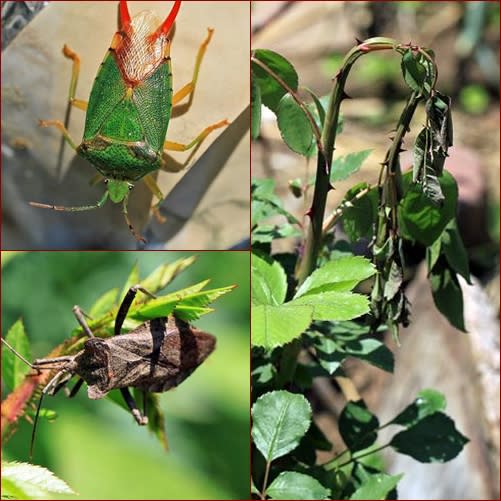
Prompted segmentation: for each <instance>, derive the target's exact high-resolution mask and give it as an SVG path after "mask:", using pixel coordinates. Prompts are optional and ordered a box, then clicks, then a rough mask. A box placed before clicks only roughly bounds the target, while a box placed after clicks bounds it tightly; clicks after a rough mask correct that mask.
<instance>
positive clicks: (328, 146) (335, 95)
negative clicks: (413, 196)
mask: <svg viewBox="0 0 501 501" xmlns="http://www.w3.org/2000/svg"><path fill="white" fill-rule="evenodd" d="M396 47H397V43H396V41H395V40H393V39H391V38H384V37H375V38H370V39H368V40H365V41H364V42H362V43H360V44H359V45H357V46H356V47H354V48H353V49H351V50H350V52H348V54H347V55H346V57H345V58H344V60H343V63H342V65H341V69H340V70H339V72H338V73H337V75H336V76H335V77H334V85H333V88H332V91H331V96H330V100H329V105H328V108H327V113H326V116H325V122H324V127H323V131H322V145H323V150H324V154H323V155H318V157H317V173H316V178H315V188H314V193H313V201H312V204H311V207H310V209H309V211H308V213H307V214H308V216H309V217H310V226H309V228H308V235H307V237H306V242H305V247H304V250H303V256H302V258H301V259H300V261H299V263H298V268H297V271H296V279H297V281H298V284H302V283H303V282H304V281H305V280H306V278H307V277H308V276H309V275H310V274H311V273H312V272H313V270H314V269H315V267H316V265H317V260H318V256H319V254H320V248H321V246H322V240H323V238H322V237H323V231H322V230H323V218H324V213H325V206H326V201H327V194H328V192H329V191H330V190H331V188H332V186H331V184H330V170H331V164H332V156H333V153H334V149H335V148H334V147H335V142H336V131H337V125H338V121H339V111H340V107H341V102H342V101H343V99H345V98H346V97H348V96H347V94H346V92H345V90H344V88H345V84H346V80H347V78H348V74H349V72H350V70H351V68H352V66H353V65H354V64H355V62H356V61H357V59H358V58H359V57H361V56H362V55H364V54H366V53H368V52H372V51H377V50H395V49H396Z"/></svg>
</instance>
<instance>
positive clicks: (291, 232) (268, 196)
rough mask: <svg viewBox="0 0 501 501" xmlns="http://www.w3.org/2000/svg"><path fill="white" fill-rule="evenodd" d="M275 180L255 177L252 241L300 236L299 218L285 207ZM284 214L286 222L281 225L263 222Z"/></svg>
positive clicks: (253, 186)
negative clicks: (277, 191)
mask: <svg viewBox="0 0 501 501" xmlns="http://www.w3.org/2000/svg"><path fill="white" fill-rule="evenodd" d="M274 190H275V182H274V181H273V180H272V179H253V180H252V185H251V193H252V200H253V202H252V212H251V225H252V243H253V244H263V243H270V242H271V241H273V240H275V239H278V238H286V237H294V236H299V235H300V234H301V233H300V232H299V230H298V229H297V228H298V226H299V225H300V223H299V221H298V219H296V217H295V216H293V215H292V214H291V213H289V212H288V211H286V210H285V209H284V208H283V205H282V201H281V200H280V198H279V197H278V196H277V195H276V194H275V192H274ZM276 216H282V217H284V218H285V219H286V221H287V222H286V223H283V224H280V225H277V224H275V225H268V224H263V221H266V220H267V219H270V218H272V217H276Z"/></svg>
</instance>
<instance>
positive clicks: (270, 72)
mask: <svg viewBox="0 0 501 501" xmlns="http://www.w3.org/2000/svg"><path fill="white" fill-rule="evenodd" d="M251 62H252V63H254V64H256V65H257V66H259V67H260V68H261V69H262V70H263V71H266V73H268V75H270V76H271V77H272V78H273V79H274V80H275V81H276V82H277V83H278V84H280V86H282V87H283V88H284V89H285V90H286V91H287V92H288V93H289V94H290V95H291V96H292V99H294V101H295V102H296V104H297V105H298V106H299V107H300V108H301V110H302V111H303V113H304V114H305V116H306V118H307V119H308V122H310V125H311V129H312V131H313V135H314V136H315V142H316V143H317V148H318V151H319V152H320V153H322V155H323V156H325V152H324V148H323V146H322V133H321V132H320V129H319V128H318V125H317V123H316V122H315V119H314V118H313V115H312V114H311V112H310V110H309V109H308V107H307V106H306V104H304V102H303V101H302V100H301V98H300V97H299V95H298V94H297V92H296V91H294V90H293V89H292V88H291V87H289V85H287V83H286V82H285V81H284V80H283V79H282V78H280V77H279V76H278V75H277V74H276V73H275V72H274V71H273V70H272V69H271V68H268V66H266V64H264V63H263V62H262V61H260V60H259V59H257V58H256V57H255V56H254V55H251Z"/></svg>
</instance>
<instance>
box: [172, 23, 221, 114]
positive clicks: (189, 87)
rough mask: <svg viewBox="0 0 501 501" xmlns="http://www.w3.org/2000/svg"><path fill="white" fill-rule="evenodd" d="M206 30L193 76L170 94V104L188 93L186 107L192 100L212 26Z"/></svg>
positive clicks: (177, 101)
mask: <svg viewBox="0 0 501 501" xmlns="http://www.w3.org/2000/svg"><path fill="white" fill-rule="evenodd" d="M207 31H208V34H207V37H206V38H205V40H204V41H203V42H202V44H201V45H200V47H199V49H198V53H197V58H196V60H195V68H194V70H193V77H192V79H191V82H189V83H187V84H186V85H185V86H183V87H181V89H179V90H178V91H177V92H176V93H175V94H174V95H173V96H172V106H175V105H176V104H177V103H179V101H181V100H182V99H184V98H185V97H186V96H188V95H189V96H190V100H189V101H188V103H187V105H186V109H188V108H189V107H190V106H191V102H192V100H193V93H194V92H195V86H196V84H197V80H198V72H199V70H200V65H201V64H202V59H203V57H204V55H205V51H206V50H207V45H209V42H210V40H211V38H212V34H213V33H214V30H213V29H212V28H208V29H207Z"/></svg>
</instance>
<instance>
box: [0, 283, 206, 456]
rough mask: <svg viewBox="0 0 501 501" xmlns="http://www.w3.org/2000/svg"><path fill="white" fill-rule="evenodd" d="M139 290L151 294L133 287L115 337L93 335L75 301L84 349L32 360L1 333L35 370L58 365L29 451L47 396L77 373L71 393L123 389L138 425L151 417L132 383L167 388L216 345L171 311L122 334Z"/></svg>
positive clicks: (93, 396)
mask: <svg viewBox="0 0 501 501" xmlns="http://www.w3.org/2000/svg"><path fill="white" fill-rule="evenodd" d="M138 291H141V292H143V293H144V294H147V295H149V296H151V297H153V298H154V297H155V296H153V294H151V293H150V292H148V291H147V290H146V289H144V288H143V287H141V286H140V285H135V286H133V287H131V288H130V289H129V291H128V292H127V294H126V295H125V297H124V299H123V301H122V303H121V305H120V308H119V310H118V313H117V316H116V319H115V327H114V337H110V338H99V337H95V336H94V334H93V333H92V331H91V330H90V328H89V326H88V325H87V322H86V320H85V317H84V313H83V312H82V310H81V309H80V308H79V307H78V306H75V307H74V308H73V313H74V314H75V317H76V319H77V321H78V323H79V324H80V326H81V327H82V329H83V330H84V332H85V334H86V335H87V336H88V339H87V340H86V341H85V344H84V347H83V350H81V351H79V352H78V353H76V354H74V355H67V356H61V357H55V358H42V359H38V360H35V361H34V362H33V363H30V362H28V361H27V360H25V359H24V357H22V356H21V355H20V354H18V353H17V352H16V351H15V350H14V348H12V347H11V346H10V345H9V344H8V343H7V342H6V341H5V340H4V339H3V338H2V342H3V343H4V344H5V345H6V346H7V347H8V348H9V349H10V350H11V351H13V352H14V353H15V354H16V355H17V356H18V357H19V358H20V359H21V360H23V361H24V362H25V363H26V364H28V365H29V366H30V367H31V368H32V369H33V370H35V371H37V372H38V373H40V371H42V370H50V371H56V372H55V374H54V375H53V376H52V378H51V379H50V380H49V382H48V383H47V385H46V386H45V388H44V389H43V390H42V394H41V396H40V400H39V402H38V407H37V411H36V414H35V420H34V423H33V431H32V435H31V445H30V457H31V456H32V452H33V443H34V439H35V432H36V426H37V422H38V417H39V414H40V408H41V405H42V400H43V397H44V396H45V395H47V394H49V395H55V394H56V393H57V392H58V391H59V390H61V388H64V387H65V386H66V384H67V383H68V381H69V380H70V379H71V378H72V377H73V376H78V377H79V379H78V381H77V383H76V384H75V386H74V387H73V388H72V390H71V391H70V392H69V396H70V397H73V396H75V395H76V393H77V392H78V390H79V389H80V388H81V387H82V384H83V382H84V381H85V382H86V383H87V385H88V389H87V394H88V396H89V398H90V399H93V400H95V399H99V398H103V397H104V396H106V394H107V393H108V392H109V391H111V390H113V389H120V392H121V393H122V395H123V398H124V400H125V403H126V404H127V407H128V408H129V410H130V412H131V413H132V415H133V416H134V419H135V420H136V422H137V423H138V424H139V425H145V424H147V423H148V418H147V415H146V414H147V413H146V401H147V400H146V395H145V396H144V399H143V404H144V406H143V410H142V411H141V410H139V408H138V406H137V403H136V401H135V399H134V397H133V396H132V394H131V393H130V390H129V388H138V389H140V390H142V391H143V392H164V391H168V390H170V389H171V388H174V387H175V386H178V385H179V384H181V383H182V382H183V381H184V380H185V379H186V378H187V377H188V376H190V375H191V374H192V373H193V371H194V370H195V369H196V368H197V367H198V366H199V365H200V364H202V363H203V362H204V360H205V359H206V358H207V357H208V356H209V355H210V354H211V353H212V352H213V351H214V349H215V347H216V338H215V337H214V336H213V335H212V334H208V333H207V332H203V331H200V330H198V329H196V328H195V327H193V326H191V325H189V324H188V323H187V322H184V321H183V320H180V319H179V318H176V317H175V316H173V315H171V316H169V317H161V318H155V319H153V320H149V321H147V322H144V323H143V324H141V325H139V326H138V327H136V328H135V329H133V330H132V331H130V332H128V333H126V334H121V330H122V326H123V323H124V320H125V318H126V317H127V313H128V311H129V308H130V306H131V304H132V302H133V301H134V298H135V297H136V294H137V292H138Z"/></svg>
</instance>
